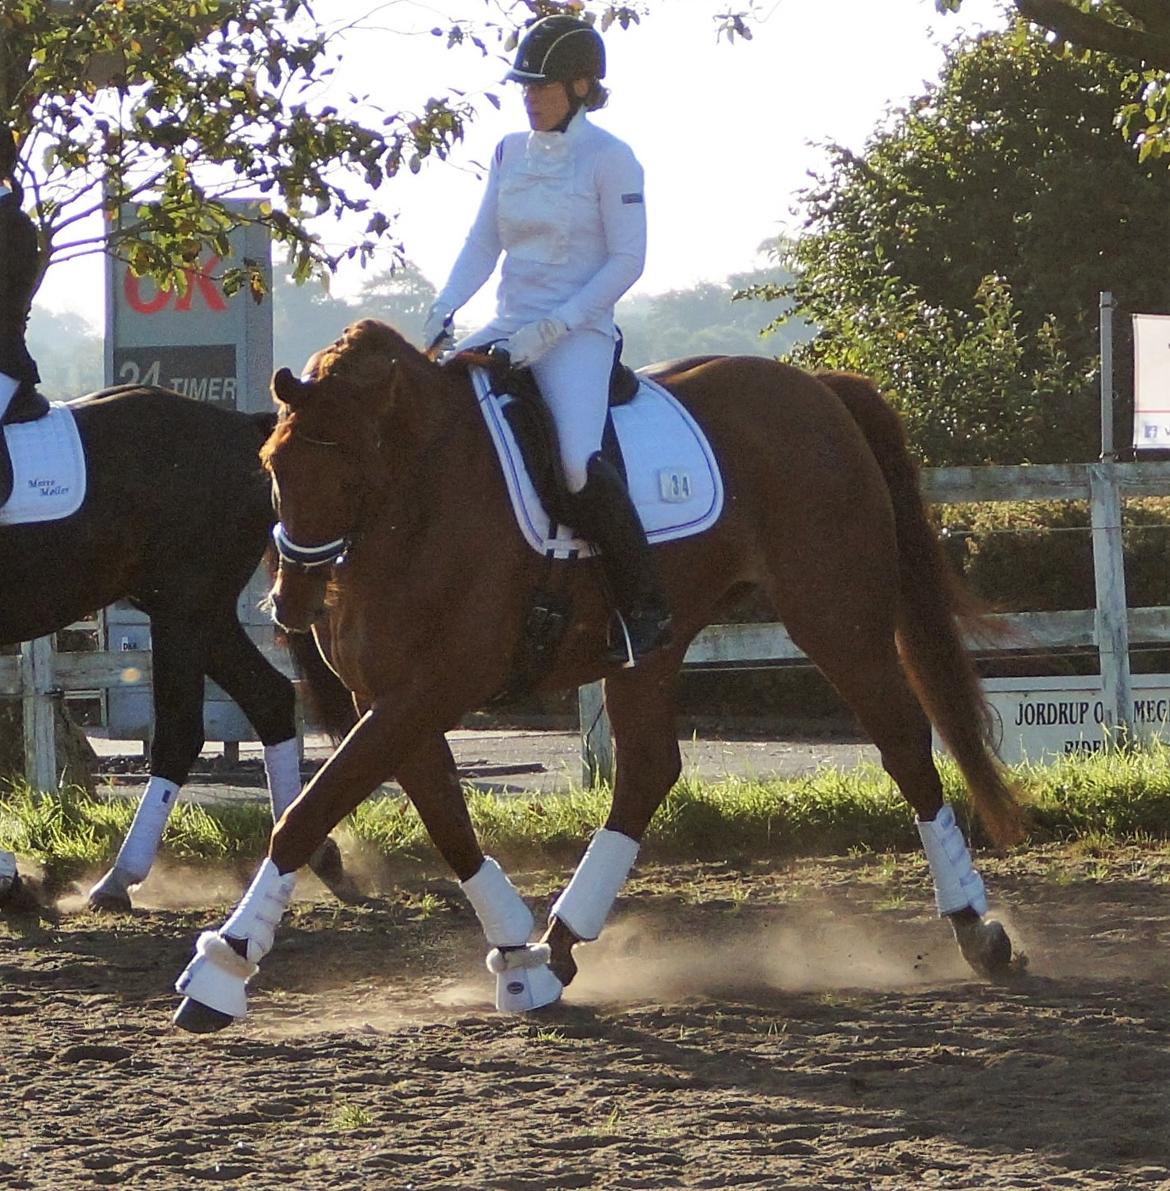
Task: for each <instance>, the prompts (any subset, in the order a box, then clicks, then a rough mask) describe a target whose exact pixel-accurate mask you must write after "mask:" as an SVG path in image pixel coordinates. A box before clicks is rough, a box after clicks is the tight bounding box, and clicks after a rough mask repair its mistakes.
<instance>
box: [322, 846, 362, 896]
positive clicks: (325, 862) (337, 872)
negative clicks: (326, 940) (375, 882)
mask: <svg viewBox="0 0 1170 1191" xmlns="http://www.w3.org/2000/svg"><path fill="white" fill-rule="evenodd" d="M309 870H310V872H312V873H313V875H314V876H315V877H316V878H317V880H318V881H320V882H321V884H322V885H324V886H325V888H326V889H328V890H329V892H330V893H332V894H333V896H334V897H335V898H337V900H338V901H341V902H345V904H346V905H351V906H352V905H359V904H361V903H363V902H365V901H366V898H365V897H364V896H363V894H362V892H361V890H360V889H358V887H357V886H356V885H355V884H354V883H353V881H352V880H350V878H349V876H348V875H347V874H346V872H345V866H344V864H343V863H342V860H341V849H340V848H339V847H338V846H337V844H336V843H335V842H334V841H333V839H332V838H327V839H326V840H325V842H324V843H323V844H322V845H321V846H320V847H319V848H318V849H317V850H316V851H315V852H314V853H313V855H312V856H310V857H309Z"/></svg>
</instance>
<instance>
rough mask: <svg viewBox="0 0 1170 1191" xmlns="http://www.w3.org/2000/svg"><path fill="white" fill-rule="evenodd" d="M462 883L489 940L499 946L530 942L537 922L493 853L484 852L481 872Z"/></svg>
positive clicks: (512, 945)
mask: <svg viewBox="0 0 1170 1191" xmlns="http://www.w3.org/2000/svg"><path fill="white" fill-rule="evenodd" d="M460 886H461V888H462V889H463V892H464V893H466V894H467V900H468V901H469V902H471V907H472V909H473V910H474V911H475V914H476V917H477V918H478V919H479V921H480V925H481V926H482V927H483V933H484V935H485V936H486V937H487V941H488V942H489V943H491V944H493V945H494V946H496V947H519V946H520V945H521V944H523V943H527V942H528V936H529V935H530V934H532V927H533V925H534V923H535V920H534V919H533V917H532V911H531V910H530V909H529V908H528V907H527V906H526V905H525V904H524V900H523V898H521V896H520V894H519V893H518V892H517V891H516V886H515V885H513V884H512V882H511V881H509V880H508V877H507V874H506V873H505V872H504V870H503V869H502V868H500V866H499V865H498V864H497V863H496V862H495V861H494V860H493V859H492V858H491V857H490V856H485V857H484V861H483V864H481V865H480V867H479V872H477V873H476V874H475V876H474V877H469V878H468V879H467V880H466V881H461V882H460Z"/></svg>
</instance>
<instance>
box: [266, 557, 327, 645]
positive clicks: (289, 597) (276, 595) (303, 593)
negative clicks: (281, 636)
mask: <svg viewBox="0 0 1170 1191" xmlns="http://www.w3.org/2000/svg"><path fill="white" fill-rule="evenodd" d="M268 608H269V611H270V612H271V613H272V619H273V620H274V621H275V622H276V623H277V624H278V625H279V626H280V627H281V628H282V629H284V630H285V632H287V633H307V632H308V631H309V630H310V629H311V628H312V627H313V622H314V621H316V620H317V619H318V618H319V617H320V616H321V615H322V614H323V613H324V611H325V575H324V574H322V573H321V572H316V573H314V572H311V571H293V572H291V573H290V572H288V571H286V570H285V569H284V568H283V567H281V568H280V569H279V570H278V571H277V572H276V582H275V583H273V585H272V590H271V591H270V592H269V593H268Z"/></svg>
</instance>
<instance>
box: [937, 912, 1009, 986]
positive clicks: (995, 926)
mask: <svg viewBox="0 0 1170 1191" xmlns="http://www.w3.org/2000/svg"><path fill="white" fill-rule="evenodd" d="M950 920H951V928H952V929H953V930H954V932H955V939H956V941H957V942H958V944H959V950H960V951H961V952H962V953H963V958H964V959H965V960H966V961H967V962H968V963H969V964H970V965H971V967H972V968H973V969H974V970H975V971H976V972H978V973H979V975H980V976H982V977H983V978H984V979H985V980H1002V979H1003V978H1004V977H1005V976H1009V975H1011V973H1012V971H1013V966H1012V941H1011V939H1010V938H1009V937H1008V933H1007V931H1006V930H1004V928H1003V924H1002V923H1000V922H997V921H996V920H995V919H994V918H992V919H988V920H984V919H983V918H981V917H980V916H979V915H978V914H977V913H976V912H975V911H974V910H972V909H966V910H960V911H959V912H958V913H957V914H951V915H950Z"/></svg>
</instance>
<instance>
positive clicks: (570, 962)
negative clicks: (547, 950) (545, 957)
mask: <svg viewBox="0 0 1170 1191" xmlns="http://www.w3.org/2000/svg"><path fill="white" fill-rule="evenodd" d="M548 969H549V971H550V972H552V974H553V975H554V976H555V977H556V978H557V979H558V980H559V981H560V982H561V987H562V988H568V987H569V985H570V984H572V983H573V978H574V977H575V976H576V975H577V961H576V960H575V959H574V958H573V953H572V952H571V951H564V952H561V953H560V954H558V953H557V952H555V951H554V952H553V953H552V955H551V956H550V958H549V961H548Z"/></svg>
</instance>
